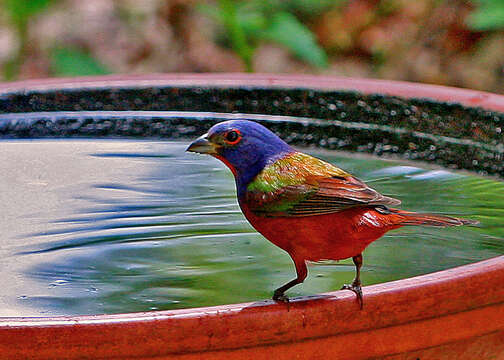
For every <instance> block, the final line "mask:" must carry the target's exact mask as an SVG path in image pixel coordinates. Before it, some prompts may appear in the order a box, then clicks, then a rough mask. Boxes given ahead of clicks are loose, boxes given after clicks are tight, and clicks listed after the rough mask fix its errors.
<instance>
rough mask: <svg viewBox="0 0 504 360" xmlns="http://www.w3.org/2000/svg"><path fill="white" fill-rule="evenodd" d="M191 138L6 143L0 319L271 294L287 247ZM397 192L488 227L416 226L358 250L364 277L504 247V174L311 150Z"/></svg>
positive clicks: (316, 286)
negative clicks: (495, 176)
mask: <svg viewBox="0 0 504 360" xmlns="http://www.w3.org/2000/svg"><path fill="white" fill-rule="evenodd" d="M186 146H187V143H186V142H173V141H137V140H31V141H30V140H24V141H20V140H16V141H2V142H0V154H1V161H0V174H2V175H1V176H0V188H1V190H2V191H1V192H0V204H2V205H1V207H2V209H1V212H0V227H1V234H2V237H1V242H0V256H1V257H2V263H1V271H2V276H3V279H4V281H3V286H2V288H1V289H0V305H1V306H0V316H21V315H23V316H47V315H62V314H65V315H70V314H100V313H119V312H130V311H146V310H157V309H175V308H187V307H194V306H208V305H216V304H225V303H236V302H243V301H255V300H261V299H265V298H269V297H270V296H271V294H272V291H273V290H274V289H275V288H277V287H278V286H280V285H282V284H283V283H285V282H287V281H288V280H291V279H292V278H294V276H295V271H294V267H293V265H292V264H291V261H290V258H289V257H288V255H286V253H284V252H283V251H282V250H281V249H279V248H276V247H275V246H274V245H272V244H270V243H269V242H268V241H267V240H265V239H264V238H263V237H262V236H261V235H259V234H258V233H256V232H255V231H254V230H253V229H252V228H251V227H250V225H249V224H248V223H247V222H246V220H245V219H244V218H243V216H242V214H241V212H240V210H239V208H238V205H237V202H236V198H235V188H234V180H233V177H232V175H231V173H230V172H229V170H227V169H226V168H225V167H224V165H222V164H221V163H220V162H218V161H217V160H215V159H213V158H210V157H205V156H199V155H196V154H188V153H185V152H184V150H185V147H186ZM308 152H310V153H311V154H314V155H316V156H318V157H321V158H323V159H325V160H328V161H330V162H332V163H334V164H336V165H338V166H340V167H342V168H344V169H346V170H348V171H350V172H353V173H354V174H356V175H357V176H359V177H360V178H362V179H364V180H366V181H370V185H372V186H373V187H374V188H376V189H377V190H379V191H381V192H383V193H385V194H388V195H391V196H394V197H397V198H400V199H401V200H402V201H403V205H402V208H403V209H408V210H414V211H428V212H436V213H446V214H451V215H457V216H465V217H469V218H472V219H477V220H479V221H481V226H480V227H477V228H476V227H463V228H446V229H440V228H428V227H408V228H402V229H399V230H395V231H392V232H390V233H389V234H388V235H386V236H385V237H383V238H382V239H380V240H378V241H377V242H375V243H373V244H372V245H370V246H369V248H368V249H367V250H366V251H365V253H364V269H363V270H364V271H363V274H362V280H363V282H364V284H367V285H369V284H374V283H379V282H384V281H389V280H395V279H400V278H405V277H409V276H414V275H420V274H425V273H429V272H433V271H437V270H442V269H446V268H450V267H453V266H457V265H463V264H467V263H470V262H475V261H478V260H482V259H486V258H490V257H493V256H497V255H502V254H504V240H503V238H504V226H503V225H504V224H503V221H502V218H503V216H504V183H502V182H498V181H495V180H492V179H485V178H480V177H475V176H468V175H461V174H456V173H452V172H449V171H446V170H439V169H434V170H433V169H422V168H419V167H416V166H411V165H410V164H404V163H401V162H398V161H395V162H394V161H384V160H380V159H376V158H369V157H362V156H359V157H356V156H355V155H348V154H347V155H345V154H337V155H334V154H331V153H328V152H316V151H313V150H308ZM309 270H310V273H309V277H308V278H307V280H306V281H305V283H304V284H302V285H299V286H296V287H295V288H293V289H292V290H290V291H289V292H288V294H289V295H291V296H298V295H307V294H314V293H319V292H326V291H332V290H336V289H339V288H340V287H341V285H342V284H343V283H344V282H350V281H351V280H352V279H353V276H354V267H353V265H352V263H351V261H342V262H339V263H322V264H314V265H312V266H311V267H310V269H309Z"/></svg>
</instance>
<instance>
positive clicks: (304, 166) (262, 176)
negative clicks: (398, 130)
mask: <svg viewBox="0 0 504 360" xmlns="http://www.w3.org/2000/svg"><path fill="white" fill-rule="evenodd" d="M245 202H246V204H247V206H248V208H249V209H250V210H251V211H252V212H253V213H255V214H256V215H261V216H269V217H270V216H273V217H276V216H311V215H321V214H329V213H334V212H338V211H341V210H344V209H346V208H349V207H352V206H364V205H398V204H400V201H399V200H396V199H393V198H390V197H387V196H383V195H381V194H380V193H378V192H377V191H375V190H373V189H372V188H370V187H369V186H367V185H366V184H365V183H364V182H362V181H360V180H359V179H357V178H355V177H353V176H352V175H350V174H348V173H347V172H345V171H343V170H341V169H339V168H337V167H335V166H334V165H331V164H328V163H326V162H324V161H322V160H320V159H317V158H314V157H312V156H309V155H306V154H303V153H297V152H296V153H292V154H289V155H287V156H285V157H283V158H281V159H278V160H276V161H275V162H273V163H272V164H269V165H268V166H267V167H265V168H264V169H263V171H261V172H260V173H259V174H258V175H257V176H256V178H255V179H254V180H253V181H252V182H251V183H250V184H249V185H248V187H247V191H246V194H245Z"/></svg>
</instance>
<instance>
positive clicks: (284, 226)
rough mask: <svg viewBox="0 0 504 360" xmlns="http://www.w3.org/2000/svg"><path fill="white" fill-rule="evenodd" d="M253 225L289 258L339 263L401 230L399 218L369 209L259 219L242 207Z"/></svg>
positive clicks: (359, 208) (361, 208)
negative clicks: (386, 234)
mask: <svg viewBox="0 0 504 360" xmlns="http://www.w3.org/2000/svg"><path fill="white" fill-rule="evenodd" d="M242 211H243V213H244V214H245V217H246V218H247V219H248V221H249V222H250V223H251V224H252V226H253V227H254V228H255V229H256V230H257V231H258V232H260V233H261V234H262V235H263V236H264V237H265V238H266V239H268V240H269V241H271V242H272V243H273V244H275V245H277V246H278V247H280V248H282V249H284V250H285V251H287V252H288V253H289V254H290V255H291V256H293V257H296V258H299V259H304V260H310V261H318V260H326V259H327V260H341V259H346V258H349V257H352V256H355V255H358V254H360V253H362V251H363V250H364V249H365V248H366V247H367V246H368V245H369V244H370V243H372V242H373V241H375V240H376V239H378V238H380V237H381V236H383V235H384V234H385V233H386V232H387V231H389V230H392V229H396V228H398V227H400V226H401V225H400V224H399V219H395V217H394V216H391V215H384V214H381V213H379V212H377V211H375V210H374V209H373V208H371V207H354V208H350V209H348V210H344V211H341V212H338V213H333V214H327V215H315V216H305V217H270V218H269V217H262V216H256V215H254V214H253V213H252V212H250V211H249V210H248V209H247V208H246V206H242Z"/></svg>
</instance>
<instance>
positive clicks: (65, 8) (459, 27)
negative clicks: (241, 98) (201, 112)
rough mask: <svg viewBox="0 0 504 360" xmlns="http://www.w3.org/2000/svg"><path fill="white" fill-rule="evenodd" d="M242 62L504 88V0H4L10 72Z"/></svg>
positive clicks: (2, 35) (1, 14) (246, 67)
mask: <svg viewBox="0 0 504 360" xmlns="http://www.w3.org/2000/svg"><path fill="white" fill-rule="evenodd" d="M236 71H249V72H261V73H298V74H299V73H306V74H320V75H339V76H354V77H372V78H384V79H396V80H409V81H418V82H425V83H433V84H444V85H451V86H458V87H466V88H473V89H479V90H487V91H492V92H496V93H504V0H465V1H464V0H416V1H411V0H410V1H407V0H339V1H329V0H284V1H280V0H272V1H262V0H248V1H246V0H244V1H238V0H220V1H181V0H179V1H177V0H142V1H137V0H117V1H107V0H86V1H82V0H0V73H1V79H2V80H3V81H8V80H19V79H29V78H42V77H58V76H82V75H99V74H110V73H118V74H120V73H137V74H138V73H153V72H156V73H160V72H236Z"/></svg>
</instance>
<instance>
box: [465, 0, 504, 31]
mask: <svg viewBox="0 0 504 360" xmlns="http://www.w3.org/2000/svg"><path fill="white" fill-rule="evenodd" d="M473 2H474V3H475V5H476V10H474V11H473V13H472V14H471V16H470V17H469V18H468V20H467V23H468V25H469V27H470V28H471V29H473V30H476V31H487V30H499V29H504V1H503V0H473Z"/></svg>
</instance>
